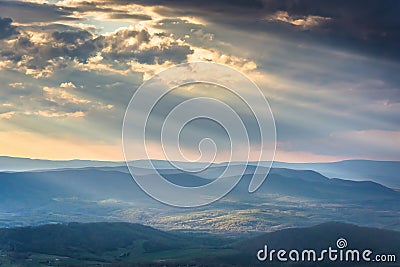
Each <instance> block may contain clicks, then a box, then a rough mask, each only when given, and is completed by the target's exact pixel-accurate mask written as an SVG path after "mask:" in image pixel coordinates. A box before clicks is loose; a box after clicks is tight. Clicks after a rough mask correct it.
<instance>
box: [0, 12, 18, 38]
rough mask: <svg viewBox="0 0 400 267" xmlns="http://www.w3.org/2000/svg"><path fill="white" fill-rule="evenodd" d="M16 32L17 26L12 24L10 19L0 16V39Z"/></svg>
mask: <svg viewBox="0 0 400 267" xmlns="http://www.w3.org/2000/svg"><path fill="white" fill-rule="evenodd" d="M17 33H18V31H17V27H15V26H13V25H12V19H10V18H1V17H0V39H5V38H8V37H10V36H12V35H14V34H17Z"/></svg>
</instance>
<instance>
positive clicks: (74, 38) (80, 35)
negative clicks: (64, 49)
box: [53, 30, 92, 44]
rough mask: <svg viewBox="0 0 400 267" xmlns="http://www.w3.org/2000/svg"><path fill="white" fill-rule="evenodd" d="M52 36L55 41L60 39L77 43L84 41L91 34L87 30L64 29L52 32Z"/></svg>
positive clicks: (67, 42) (68, 42) (69, 42)
mask: <svg viewBox="0 0 400 267" xmlns="http://www.w3.org/2000/svg"><path fill="white" fill-rule="evenodd" d="M53 37H54V39H55V40H56V41H61V42H64V43H66V44H77V43H79V42H84V41H86V40H88V39H89V38H91V37H92V34H91V33H90V32H88V31H85V30H81V31H64V32H58V31H56V32H53Z"/></svg>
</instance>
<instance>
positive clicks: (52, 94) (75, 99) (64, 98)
mask: <svg viewBox="0 0 400 267" xmlns="http://www.w3.org/2000/svg"><path fill="white" fill-rule="evenodd" d="M66 88H67V89H68V87H60V88H52V87H47V86H45V87H43V94H44V97H45V99H46V100H48V101H51V102H55V103H57V104H59V105H65V104H68V103H73V104H89V103H90V102H91V101H90V100H88V99H85V98H81V97H79V96H77V95H75V94H73V93H71V92H69V91H68V90H67V89H66Z"/></svg>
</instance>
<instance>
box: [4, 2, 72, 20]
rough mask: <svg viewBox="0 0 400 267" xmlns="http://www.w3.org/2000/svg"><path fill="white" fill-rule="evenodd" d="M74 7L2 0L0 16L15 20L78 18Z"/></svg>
mask: <svg viewBox="0 0 400 267" xmlns="http://www.w3.org/2000/svg"><path fill="white" fill-rule="evenodd" d="M73 11H75V9H73V8H61V7H58V6H55V5H51V4H36V3H28V2H17V1H2V2H0V16H2V17H10V18H12V19H13V21H15V22H19V23H31V22H53V21H60V20H77V18H74V17H73V16H72V15H73Z"/></svg>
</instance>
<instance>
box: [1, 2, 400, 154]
mask: <svg viewBox="0 0 400 267" xmlns="http://www.w3.org/2000/svg"><path fill="white" fill-rule="evenodd" d="M399 12H400V2H399V1H395V0H387V1H369V0H364V1H355V0H346V1H345V0H335V1H298V0H248V1H246V0H214V1H208V0H203V1H197V0H194V1H184V0H171V1H160V0H148V1H145V0H137V1H135V0H113V1H111V0H87V1H78V0H61V1H58V0H49V1H46V0H24V1H9V0H1V1H0V81H1V82H0V154H1V155H3V156H14V157H29V158H42V159H96V160H122V159H123V152H122V145H121V131H122V130H121V128H122V122H123V119H124V113H125V110H126V108H127V105H128V103H129V100H130V99H131V97H132V95H133V94H134V92H135V91H136V90H137V88H138V87H139V86H140V85H141V84H142V83H143V82H144V81H146V80H148V79H150V78H151V77H152V76H153V75H154V74H156V73H159V72H160V71H162V70H165V69H167V68H169V67H171V66H174V65H176V64H180V63H185V62H196V61H207V62H216V63H221V64H225V65H227V66H230V67H232V68H234V69H236V70H238V71H241V72H243V73H244V74H245V75H247V76H248V77H249V78H250V79H251V80H253V81H254V82H255V83H256V84H257V85H258V87H259V88H260V89H261V90H262V92H263V94H264V95H265V97H266V98H267V99H268V101H269V104H270V107H271V110H272V112H273V115H274V118H275V124H276V131H277V136H276V139H277V140H276V141H277V151H276V155H275V160H278V161H287V162H321V161H337V160H344V159H375V160H400V152H399V151H400V75H399V72H400V50H399V49H398V44H399V43H400V17H399V16H398V14H399ZM243 90H245V89H243ZM218 92H219V93H221V91H218V90H217V89H212V88H209V87H207V86H203V87H201V86H200V87H198V88H195V89H193V88H191V89H190V90H188V88H181V89H180V90H177V91H176V92H174V94H172V95H171V97H169V98H166V99H164V103H163V104H162V105H164V107H167V106H170V105H172V104H173V103H175V102H176V101H177V99H181V100H182V99H190V98H191V97H194V96H199V95H202V96H204V95H209V94H211V95H212V94H213V93H214V94H218ZM221 94H223V93H221ZM219 96H220V97H221V95H219ZM223 98H224V99H225V100H226V101H227V102H228V103H231V104H232V105H233V106H236V107H237V105H236V104H235V101H234V100H232V99H229V96H226V95H223ZM255 108H257V107H255ZM243 114H245V111H243ZM197 124H198V125H194V126H193V127H195V129H196V132H201V130H204V129H206V131H205V133H204V134H205V135H206V136H208V135H209V134H211V135H212V136H214V137H215V138H216V139H218V138H220V139H223V138H221V137H223V136H224V133H223V131H221V129H218V127H214V128H215V129H213V128H212V127H209V126H206V125H204V124H202V123H201V122H199V123H197ZM250 125H251V123H250ZM253 131H254V129H253V128H251V126H250V132H253ZM155 132H156V131H155ZM199 140H200V139H199ZM222 141H223V140H222ZM154 142H155V143H156V142H157V136H156V135H155V137H154ZM183 148H184V149H186V150H187V151H188V152H187V153H189V154H190V153H191V152H190V151H191V150H193V151H194V152H193V153H194V154H193V155H196V153H198V150H197V146H196V147H195V148H193V144H191V143H190V142H187V143H185V142H183ZM222 152H223V151H222ZM159 154H160V156H159V157H160V158H162V155H161V153H159V146H156V145H155V146H154V151H153V155H156V156H155V157H157V155H159ZM221 155H222V156H221V158H220V160H221V161H223V160H224V157H223V155H224V153H222V154H221ZM142 157H143V155H137V158H138V159H140V158H142Z"/></svg>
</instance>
